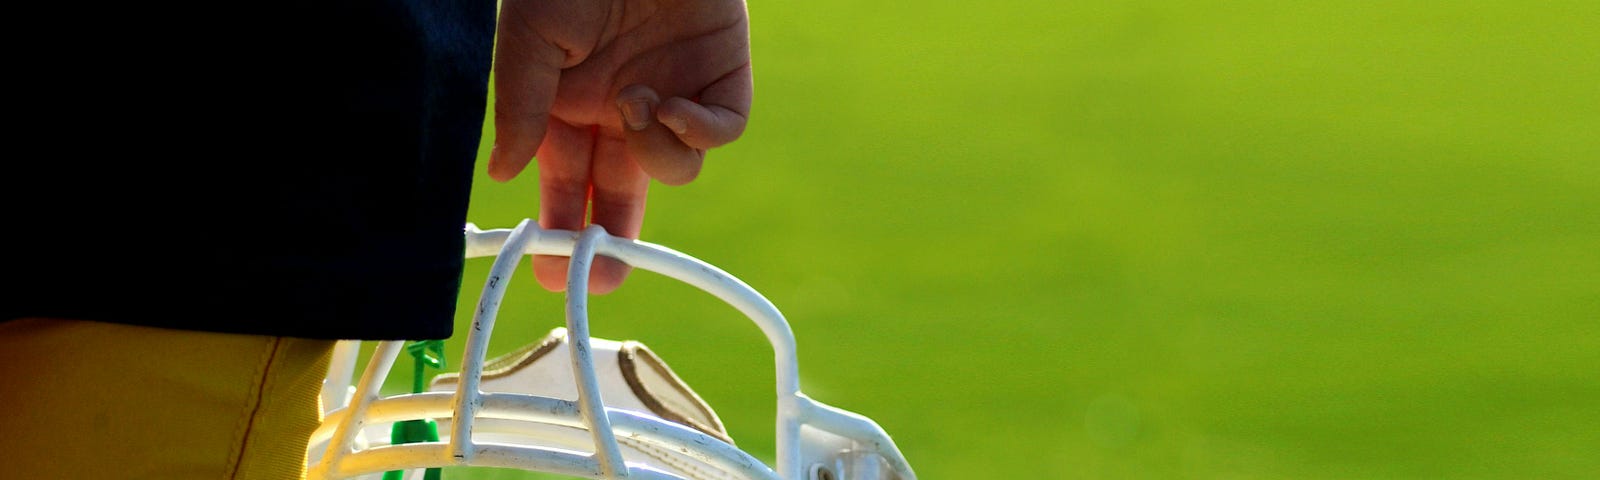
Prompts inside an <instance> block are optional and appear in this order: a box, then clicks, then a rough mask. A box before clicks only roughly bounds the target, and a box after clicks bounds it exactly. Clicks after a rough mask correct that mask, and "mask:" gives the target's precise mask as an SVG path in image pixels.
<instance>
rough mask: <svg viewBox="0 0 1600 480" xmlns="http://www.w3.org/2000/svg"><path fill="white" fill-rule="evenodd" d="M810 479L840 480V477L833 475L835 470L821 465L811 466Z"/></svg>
mask: <svg viewBox="0 0 1600 480" xmlns="http://www.w3.org/2000/svg"><path fill="white" fill-rule="evenodd" d="M809 477H810V478H809V480H839V476H838V475H835V474H834V473H833V469H831V468H828V466H827V465H823V464H820V463H818V464H815V465H812V466H811V475H809Z"/></svg>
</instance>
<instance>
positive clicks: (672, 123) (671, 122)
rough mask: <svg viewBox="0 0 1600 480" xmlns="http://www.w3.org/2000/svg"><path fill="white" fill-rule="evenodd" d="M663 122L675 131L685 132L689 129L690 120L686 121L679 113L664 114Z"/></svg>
mask: <svg viewBox="0 0 1600 480" xmlns="http://www.w3.org/2000/svg"><path fill="white" fill-rule="evenodd" d="M661 123H662V124H663V125H666V126H667V128H670V129H672V131H674V132H678V133H684V132H687V131H689V122H685V121H684V120H683V117H680V116H677V115H662V116H661Z"/></svg>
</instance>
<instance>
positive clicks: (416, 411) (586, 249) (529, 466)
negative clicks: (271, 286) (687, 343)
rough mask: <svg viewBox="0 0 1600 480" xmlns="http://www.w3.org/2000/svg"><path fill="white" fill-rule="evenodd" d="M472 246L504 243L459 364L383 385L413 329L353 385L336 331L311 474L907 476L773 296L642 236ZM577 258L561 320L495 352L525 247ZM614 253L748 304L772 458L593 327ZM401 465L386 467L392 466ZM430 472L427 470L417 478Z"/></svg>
mask: <svg viewBox="0 0 1600 480" xmlns="http://www.w3.org/2000/svg"><path fill="white" fill-rule="evenodd" d="M466 240H467V248H466V256H467V258H474V257H486V256H491V255H494V256H496V258H495V261H494V265H493V267H492V269H491V270H490V272H489V278H488V279H487V280H486V281H485V284H484V288H483V293H482V295H481V297H480V299H479V302H478V305H477V310H476V312H475V315H474V318H473V320H472V324H471V325H472V327H471V330H470V331H469V332H467V339H466V346H465V352H464V353H463V355H462V361H461V363H460V365H461V370H460V372H459V373H456V374H447V375H441V376H439V377H436V378H435V379H434V381H433V383H432V385H431V387H430V388H429V389H428V391H426V392H423V393H413V394H404V395H392V396H383V395H381V394H380V393H379V387H380V386H381V385H382V384H383V381H384V379H385V378H386V377H388V374H389V370H390V369H391V367H393V366H394V363H395V359H396V357H398V356H399V354H400V351H401V350H402V349H404V345H403V344H404V342H399V341H388V342H380V343H379V344H378V345H377V347H376V350H375V351H374V353H373V356H372V360H371V361H370V362H368V364H367V367H366V370H365V372H364V373H363V374H362V375H361V378H360V379H359V381H358V382H356V384H355V385H351V382H350V378H351V376H352V373H353V371H354V368H355V357H356V351H357V348H358V342H353V341H349V342H340V344H339V346H338V347H337V348H336V350H335V354H334V360H333V364H332V367H331V368H330V369H329V373H328V380H327V381H326V382H325V383H324V385H323V404H324V407H325V410H326V413H325V415H324V421H323V423H322V425H321V426H320V427H319V428H318V429H317V431H316V432H315V433H314V434H313V435H312V437H311V443H310V447H309V449H308V450H307V475H308V478H311V479H341V478H374V479H376V478H380V476H381V475H383V474H384V472H390V471H405V472H407V474H408V476H407V478H410V477H411V476H412V475H415V474H416V473H417V472H420V471H422V470H421V469H428V468H439V467H454V466H478V467H497V468H509V469H521V470H527V471H538V472H548V473H555V474H562V475H570V476H575V477H585V478H625V477H635V478H647V479H658V478H660V479H746V478H749V479H784V480H802V479H804V480H844V479H852V480H853V479H905V480H913V479H915V478H916V475H915V474H914V473H912V470H911V467H910V465H908V464H907V463H906V460H905V458H904V457H903V456H902V455H901V454H900V451H899V449H898V448H896V447H895V445H894V442H893V441H892V440H891V439H890V438H889V436H888V434H886V433H884V431H883V429H882V428H880V427H879V426H878V425H877V423H875V422H873V421H872V420H871V419H868V418H866V417H863V416H861V415H858V414H854V413H851V412H847V411H844V410H840V409H837V408H834V407H830V406H827V405H824V404H822V403H820V402H817V401H815V400H812V399H811V398H809V397H807V396H806V395H804V394H802V393H801V392H800V384H799V373H798V366H797V359H796V356H795V342H794V335H793V334H792V333H791V332H790V330H789V325H788V323H787V322H786V321H785V320H784V318H783V315H782V314H781V313H779V312H778V309H777V308H776V307H774V306H773V305H772V303H771V302H769V301H768V300H767V299H766V298H765V297H763V296H761V294H760V293H757V292H756V291H755V290H754V289H752V288H750V286H749V285H746V284H745V283H744V282H742V281H740V280H739V279H737V278H734V277H733V276H732V275H729V274H728V273H726V272H723V271H722V270H720V269H718V268H716V267H714V266H711V265H709V264H706V263H705V262H702V261H700V260H697V259H695V258H693V257H689V256H688V255H684V254H682V253H679V252H676V251H674V250H671V249H668V248H665V247H662V246H659V245H654V244H651V243H647V242H641V241H637V240H630V239H625V238H621V237H614V236H611V235H608V234H607V233H606V232H605V230H604V229H602V228H601V227H599V226H591V227H589V228H588V229H587V230H584V231H583V232H581V233H580V232H572V231H564V230H544V229H541V228H539V227H538V226H536V225H534V224H533V222H532V221H530V220H523V221H522V222H521V223H520V224H518V225H517V227H516V228H514V229H509V230H507V229H497V230H487V231H483V230H479V229H478V228H477V227H475V226H473V225H471V224H468V225H467V228H466ZM529 254H539V255H557V256H569V257H571V264H570V268H569V269H568V277H567V290H566V291H567V293H566V317H567V318H566V320H567V323H566V326H565V328H556V329H555V330H554V331H552V333H551V335H550V336H549V337H546V338H545V339H543V340H542V341H539V342H535V343H534V344H532V345H530V346H529V347H526V348H523V349H519V350H518V351H515V352H512V353H510V354H507V355H504V356H502V357H499V358H497V359H493V360H488V359H486V358H485V357H486V353H487V352H486V350H487V348H488V344H489V334H490V333H491V332H493V330H494V322H495V316H496V313H497V312H498V311H499V307H500V303H501V298H502V297H503V296H504V294H505V288H506V285H507V283H509V279H510V277H511V274H512V273H513V272H514V271H516V269H517V265H518V264H519V263H520V261H521V259H522V257H523V256H525V255H529ZM597 254H599V255H605V256H608V257H612V258H616V259H618V260H621V261H623V262H626V263H628V264H630V265H632V266H634V267H636V268H641V269H645V270H651V271H654V272H656V273H660V274H663V275H666V276H668V277H671V278H675V279H677V280H680V281H683V282H685V283H688V284H690V285H694V286H695V287H698V288H700V289H701V290H704V291H705V292H707V293H710V294H712V295H714V296H716V297H717V298H720V299H722V300H723V301H725V302H727V303H729V304H731V305H732V306H733V307H734V308H736V309H738V310H739V311H740V312H742V313H744V314H745V315H746V316H748V317H749V318H750V319H751V320H753V321H755V323H756V325H757V326H759V327H760V328H761V331H762V332H763V333H764V334H765V335H766V337H767V340H768V341H770V342H771V343H772V348H773V354H774V357H775V358H776V364H777V375H776V378H777V400H778V401H777V442H776V445H777V452H776V457H777V465H776V468H774V467H771V466H768V465H766V464H764V463H763V462H761V461H760V460H757V459H756V458H755V457H753V456H752V455H750V454H749V453H746V452H744V451H743V450H740V449H739V448H737V447H734V446H733V444H732V442H731V440H730V439H729V438H728V436H727V434H726V432H725V431H723V429H722V424H721V421H720V420H718V419H717V417H716V414H715V413H714V412H712V411H711V409H710V407H709V406H707V405H705V403H704V402H702V401H701V400H700V398H699V397H698V396H697V395H696V394H695V393H694V392H693V390H690V389H689V388H688V386H687V385H685V384H683V382H682V381H681V380H679V379H678V377H677V376H676V375H675V374H673V373H672V371H671V370H670V369H668V368H666V364H665V363H664V362H662V361H661V360H660V359H659V358H657V357H656V356H655V355H654V354H653V353H651V352H650V351H649V350H648V349H646V348H644V347H643V345H641V344H638V343H637V342H614V341H609V340H602V339H594V338H590V337H589V324H588V284H589V266H590V264H591V263H592V262H593V261H594V256H595V255H597ZM417 420H436V421H437V422H438V423H437V425H438V434H437V437H438V440H436V441H421V442H414V443H399V442H391V440H390V437H389V431H390V426H391V425H393V424H395V423H396V422H404V421H412V422H413V423H415V421H417ZM391 478H392V477H391ZM417 478H420V476H417Z"/></svg>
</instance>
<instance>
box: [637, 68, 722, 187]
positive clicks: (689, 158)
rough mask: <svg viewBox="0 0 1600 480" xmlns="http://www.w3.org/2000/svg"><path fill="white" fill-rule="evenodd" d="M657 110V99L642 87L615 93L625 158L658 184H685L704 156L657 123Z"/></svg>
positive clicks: (650, 91)
mask: <svg viewBox="0 0 1600 480" xmlns="http://www.w3.org/2000/svg"><path fill="white" fill-rule="evenodd" d="M660 106H661V97H660V95H657V94H656V91H655V90H654V89H652V88H650V87H647V86H644V85H630V86H628V87H627V88H623V89H622V91H620V92H618V93H617V109H618V110H619V114H620V115H621V116H622V138H623V141H625V142H626V143H627V152H628V157H629V158H632V159H633V161H634V162H636V163H638V164H639V168H640V169H642V170H644V172H645V174H647V175H649V176H650V178H654V179H656V180H657V181H660V182H661V183H665V184H667V185H682V184H685V183H689V182H690V181H693V180H694V178H695V177H696V176H699V175H700V167H701V165H702V164H703V163H704V161H705V156H706V152H705V150H700V149H696V148H694V147H690V146H688V145H685V144H684V143H683V141H682V140H679V139H678V136H677V134H675V133H673V132H672V129H670V128H667V126H666V125H664V124H662V123H661V122H660V121H658V120H657V119H656V110H657V109H658V108H660Z"/></svg>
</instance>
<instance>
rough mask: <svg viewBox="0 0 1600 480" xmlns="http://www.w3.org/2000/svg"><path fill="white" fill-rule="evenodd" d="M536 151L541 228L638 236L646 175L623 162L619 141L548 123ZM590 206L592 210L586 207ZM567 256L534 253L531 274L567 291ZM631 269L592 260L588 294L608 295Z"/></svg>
mask: <svg viewBox="0 0 1600 480" xmlns="http://www.w3.org/2000/svg"><path fill="white" fill-rule="evenodd" d="M548 132H549V133H548V134H547V135H546V138H545V141H544V146H543V147H541V148H540V149H539V152H538V153H539V162H538V164H539V183H540V185H539V187H540V188H539V226H540V227H543V228H549V229H561V230H573V231H578V230H582V229H583V228H584V227H585V226H587V225H588V224H589V223H593V224H595V225H600V226H602V227H605V229H606V232H608V233H610V234H612V235H616V236H619V237H625V238H639V229H640V226H641V225H642V224H643V223H644V204H645V198H646V190H647V189H648V188H649V186H650V177H649V176H647V175H645V173H644V170H642V169H640V168H639V166H638V165H637V164H636V163H634V162H632V161H630V160H629V159H628V158H627V154H626V147H625V146H624V145H623V141H622V139H620V138H617V137H598V138H597V137H596V129H592V128H587V127H575V126H572V125H568V124H567V123H566V122H562V121H560V120H554V119H552V120H550V122H549V126H548ZM591 205H592V208H593V210H592V212H591V211H590V207H591ZM568 262H569V258H568V257H561V256H549V255H535V256H534V258H533V270H534V276H535V277H537V278H538V279H539V285H540V286H543V287H544V288H545V289H547V290H551V291H557V292H559V291H563V290H566V285H567V265H568ZM631 270H632V267H629V266H628V265H627V264H625V263H622V262H620V261H617V260H615V259H612V258H607V257H600V258H597V259H595V262H594V265H593V267H591V269H590V271H589V292H590V293H593V294H597V295H598V294H604V293H609V292H611V291H613V290H616V288H617V287H618V286H620V285H622V281H623V280H624V279H626V278H627V276H628V272H630V271H631Z"/></svg>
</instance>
